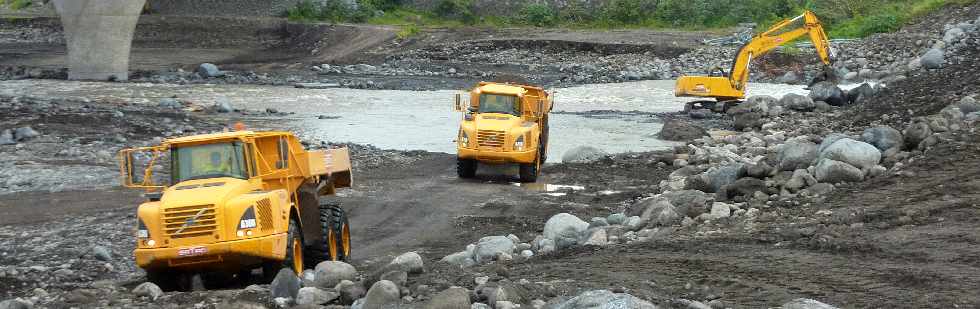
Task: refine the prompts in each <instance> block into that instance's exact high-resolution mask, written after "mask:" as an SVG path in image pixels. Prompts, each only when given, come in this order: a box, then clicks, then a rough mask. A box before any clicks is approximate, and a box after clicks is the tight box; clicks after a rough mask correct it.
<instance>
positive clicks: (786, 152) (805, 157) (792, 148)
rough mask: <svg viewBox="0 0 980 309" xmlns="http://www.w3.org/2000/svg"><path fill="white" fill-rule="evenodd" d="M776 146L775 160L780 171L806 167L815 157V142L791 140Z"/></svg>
mask: <svg viewBox="0 0 980 309" xmlns="http://www.w3.org/2000/svg"><path fill="white" fill-rule="evenodd" d="M778 147H779V148H778V152H777V155H776V162H779V163H778V166H777V168H778V169H779V170H780V171H795V170H797V169H801V168H807V167H809V166H810V165H812V164H813V161H814V160H816V159H817V155H818V153H817V150H818V148H817V144H814V143H813V142H810V141H802V140H792V141H789V142H787V143H785V144H782V145H780V146H778Z"/></svg>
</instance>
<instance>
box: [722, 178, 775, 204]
mask: <svg viewBox="0 0 980 309" xmlns="http://www.w3.org/2000/svg"><path fill="white" fill-rule="evenodd" d="M723 191H724V194H725V197H727V198H729V199H731V198H735V197H736V196H748V197H751V196H753V195H754V194H755V193H756V192H763V193H765V192H766V182H765V181H763V180H761V179H757V178H751V177H745V178H742V179H739V180H737V181H735V182H734V183H732V184H730V185H727V186H725V188H724V190H723Z"/></svg>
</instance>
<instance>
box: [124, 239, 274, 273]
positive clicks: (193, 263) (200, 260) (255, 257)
mask: <svg viewBox="0 0 980 309" xmlns="http://www.w3.org/2000/svg"><path fill="white" fill-rule="evenodd" d="M286 236H287V235H286V234H285V233H283V234H275V235H269V236H262V237H254V238H248V239H242V240H232V241H224V242H219V243H211V244H201V245H188V246H182V247H171V248H145V249H136V250H135V251H134V253H135V255H136V265H138V266H139V267H140V268H144V269H160V268H181V269H200V268H229V269H234V268H237V267H239V266H242V265H254V264H256V263H260V262H262V260H282V259H284V258H285V256H286Z"/></svg>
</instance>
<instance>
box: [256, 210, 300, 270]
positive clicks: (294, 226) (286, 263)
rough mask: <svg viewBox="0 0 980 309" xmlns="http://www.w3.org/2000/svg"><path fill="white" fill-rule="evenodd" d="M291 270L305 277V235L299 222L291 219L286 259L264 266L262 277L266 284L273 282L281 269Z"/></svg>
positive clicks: (266, 263) (267, 263)
mask: <svg viewBox="0 0 980 309" xmlns="http://www.w3.org/2000/svg"><path fill="white" fill-rule="evenodd" d="M283 268H289V269H291V270H293V272H295V273H296V275H297V276H302V275H303V269H304V266H303V233H302V232H300V227H299V222H298V221H296V219H294V218H289V232H288V234H287V236H286V259H284V260H282V261H268V262H265V264H263V265H262V276H263V277H265V279H266V280H265V281H266V282H272V279H275V278H276V274H278V273H279V270H280V269H283Z"/></svg>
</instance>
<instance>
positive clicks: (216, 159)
mask: <svg viewBox="0 0 980 309" xmlns="http://www.w3.org/2000/svg"><path fill="white" fill-rule="evenodd" d="M210 158H211V160H209V161H207V162H205V163H204V166H202V167H201V168H200V169H199V171H201V173H200V174H202V175H211V174H220V175H228V174H231V165H230V164H228V161H227V160H222V159H223V158H224V156H222V155H221V153H219V152H217V151H212V152H211V155H210Z"/></svg>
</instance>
